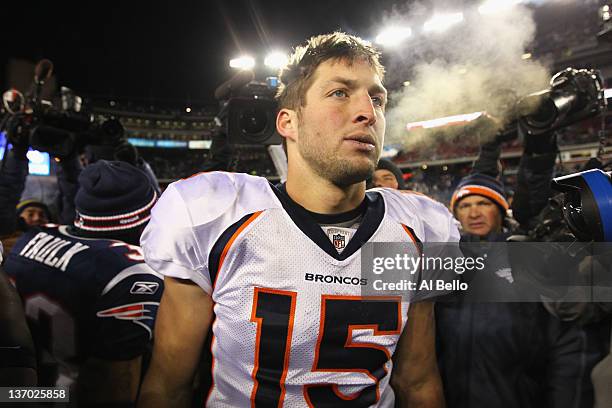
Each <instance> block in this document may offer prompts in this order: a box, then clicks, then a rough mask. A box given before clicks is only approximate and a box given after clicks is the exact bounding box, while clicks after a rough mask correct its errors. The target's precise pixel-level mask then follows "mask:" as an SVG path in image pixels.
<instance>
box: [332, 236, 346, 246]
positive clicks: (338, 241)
mask: <svg viewBox="0 0 612 408" xmlns="http://www.w3.org/2000/svg"><path fill="white" fill-rule="evenodd" d="M332 242H333V243H334V247H336V249H343V248H344V246H345V244H346V242H345V240H344V235H342V234H334V235H332Z"/></svg>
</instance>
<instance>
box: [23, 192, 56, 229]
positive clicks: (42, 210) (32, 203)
mask: <svg viewBox="0 0 612 408" xmlns="http://www.w3.org/2000/svg"><path fill="white" fill-rule="evenodd" d="M16 211H17V217H19V219H20V223H23V224H24V225H23V226H22V228H21V229H24V230H25V229H27V228H30V227H36V226H39V225H44V224H47V223H48V222H50V221H51V211H50V210H49V207H48V206H47V204H45V203H43V202H42V201H38V200H34V199H31V200H22V201H20V202H19V204H17V207H16Z"/></svg>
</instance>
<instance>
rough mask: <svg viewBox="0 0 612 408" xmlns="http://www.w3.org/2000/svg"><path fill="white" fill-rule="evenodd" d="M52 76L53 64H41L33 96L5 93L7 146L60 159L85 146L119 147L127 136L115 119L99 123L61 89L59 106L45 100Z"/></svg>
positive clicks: (1, 126) (68, 91) (0, 127)
mask: <svg viewBox="0 0 612 408" xmlns="http://www.w3.org/2000/svg"><path fill="white" fill-rule="evenodd" d="M52 73H53V63H52V62H51V61H49V60H47V59H44V60H41V61H40V62H39V63H38V64H37V65H36V68H35V72H34V82H33V84H32V88H31V90H30V92H28V93H27V94H26V95H25V96H24V95H23V94H22V93H21V92H19V91H18V90H16V89H10V90H8V91H6V92H4V94H3V97H2V102H3V107H2V108H3V109H2V110H3V115H2V119H1V120H0V131H5V132H6V136H7V143H11V144H12V145H21V146H26V145H27V146H30V147H32V148H33V149H36V150H40V151H44V152H48V153H49V154H50V155H51V156H54V157H57V158H59V159H63V158H66V157H68V156H70V155H72V154H73V153H75V152H77V151H78V150H79V149H81V148H82V147H84V146H85V145H109V146H115V145H117V144H118V143H119V142H120V140H121V139H122V138H123V134H124V129H123V126H122V125H121V123H120V122H119V121H118V120H117V119H113V118H110V119H103V120H96V119H95V118H94V116H93V115H92V114H91V113H87V112H86V111H85V110H84V109H83V103H82V99H81V97H79V96H78V95H76V94H75V93H74V92H73V91H72V90H71V89H69V88H66V87H62V88H61V92H60V101H59V103H56V104H53V103H52V102H50V101H46V100H42V99H41V97H40V95H41V89H42V86H43V85H44V83H45V81H46V80H48V79H49V78H51V75H52Z"/></svg>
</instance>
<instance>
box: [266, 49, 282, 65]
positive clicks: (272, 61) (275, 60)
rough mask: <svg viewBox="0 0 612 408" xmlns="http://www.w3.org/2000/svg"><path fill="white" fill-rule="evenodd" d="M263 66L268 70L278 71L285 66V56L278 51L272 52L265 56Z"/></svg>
mask: <svg viewBox="0 0 612 408" xmlns="http://www.w3.org/2000/svg"><path fill="white" fill-rule="evenodd" d="M264 64H266V66H267V67H269V68H274V69H280V68H282V67H284V66H285V65H286V64H287V55H286V54H285V53H283V52H280V51H273V52H271V53H269V54H268V55H267V56H266V59H265V60H264Z"/></svg>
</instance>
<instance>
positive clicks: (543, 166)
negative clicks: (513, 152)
mask: <svg viewBox="0 0 612 408" xmlns="http://www.w3.org/2000/svg"><path fill="white" fill-rule="evenodd" d="M556 156H557V153H556V152H554V153H553V152H551V153H543V154H523V156H522V157H521V161H520V164H519V172H518V180H517V186H516V190H515V194H514V201H513V202H512V214H513V216H514V218H515V219H516V220H517V221H518V222H519V223H520V224H521V226H522V227H523V228H526V229H531V227H532V226H531V225H530V221H531V220H532V219H533V218H534V217H535V216H536V215H538V214H539V213H540V211H542V209H543V208H544V207H545V206H546V204H547V203H548V199H549V198H550V197H551V196H552V188H551V180H552V177H553V170H554V166H555V159H556Z"/></svg>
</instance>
